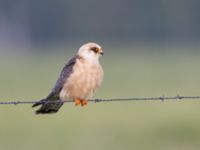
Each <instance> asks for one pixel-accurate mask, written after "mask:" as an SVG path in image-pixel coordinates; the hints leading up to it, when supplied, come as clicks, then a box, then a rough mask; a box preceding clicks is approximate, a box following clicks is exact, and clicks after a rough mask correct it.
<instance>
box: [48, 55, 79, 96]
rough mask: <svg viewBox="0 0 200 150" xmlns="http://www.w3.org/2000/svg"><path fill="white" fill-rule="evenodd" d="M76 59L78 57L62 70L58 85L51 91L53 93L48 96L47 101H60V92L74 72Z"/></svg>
mask: <svg viewBox="0 0 200 150" xmlns="http://www.w3.org/2000/svg"><path fill="white" fill-rule="evenodd" d="M76 58H77V57H76V56H75V57H73V58H72V59H70V60H69V61H68V63H67V64H66V65H65V66H64V68H63V69H62V71H61V73H60V77H59V78H58V80H57V82H56V84H55V85H54V87H53V89H52V91H51V93H50V94H49V95H48V96H47V98H46V99H48V100H58V99H59V94H60V91H61V90H62V88H63V85H64V84H65V81H66V80H67V78H68V77H69V76H70V75H71V73H72V72H73V67H74V64H75V63H76Z"/></svg>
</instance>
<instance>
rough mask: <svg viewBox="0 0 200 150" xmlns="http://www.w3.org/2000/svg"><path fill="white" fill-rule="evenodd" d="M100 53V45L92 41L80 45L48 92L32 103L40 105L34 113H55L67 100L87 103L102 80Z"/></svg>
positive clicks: (78, 103) (81, 103)
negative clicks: (43, 97)
mask: <svg viewBox="0 0 200 150" xmlns="http://www.w3.org/2000/svg"><path fill="white" fill-rule="evenodd" d="M102 55H103V50H102V48H101V46H100V45H98V44H96V43H92V42H90V43H86V44H84V45H82V46H81V47H80V48H79V50H78V52H77V53H76V54H75V56H74V57H73V58H71V59H70V60H69V61H68V63H67V64H66V65H65V66H64V68H63V69H62V71H61V73H60V76H59V78H58V80H57V82H56V84H55V86H54V87H53V89H52V90H51V92H50V94H49V95H48V96H47V97H46V98H45V99H42V100H40V101H39V102H36V103H35V104H33V106H32V107H36V106H41V107H40V108H39V109H38V110H37V111H36V112H35V113H36V114H51V113H56V112H57V111H58V110H59V109H60V108H61V106H62V105H63V104H64V102H65V101H68V100H74V103H75V105H81V106H85V105H87V103H88V100H89V99H90V98H92V97H93V94H94V92H95V91H96V89H97V88H99V87H100V85H101V82H102V80H103V76H104V72H103V69H102V67H101V65H100V63H99V58H100V56H102Z"/></svg>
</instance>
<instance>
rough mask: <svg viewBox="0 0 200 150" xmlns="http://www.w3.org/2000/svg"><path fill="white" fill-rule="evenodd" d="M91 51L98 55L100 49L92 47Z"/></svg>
mask: <svg viewBox="0 0 200 150" xmlns="http://www.w3.org/2000/svg"><path fill="white" fill-rule="evenodd" d="M91 50H92V51H93V52H95V53H98V52H99V49H98V48H97V47H92V48H91Z"/></svg>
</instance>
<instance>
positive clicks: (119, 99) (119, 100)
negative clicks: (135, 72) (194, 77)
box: [0, 95, 200, 105]
mask: <svg viewBox="0 0 200 150" xmlns="http://www.w3.org/2000/svg"><path fill="white" fill-rule="evenodd" d="M187 99H190V100H191V99H200V96H180V95H177V96H171V97H170V96H167V97H166V96H164V95H163V96H160V97H145V98H134V97H132V98H111V99H90V100H88V101H89V102H94V103H99V102H125V101H154V100H155V101H156V100H158V101H165V100H187ZM37 102H39V101H38V100H35V101H4V102H0V105H18V104H34V103H37ZM57 102H59V100H58V101H57ZM71 102H74V101H73V100H69V101H64V103H71ZM44 103H55V101H44Z"/></svg>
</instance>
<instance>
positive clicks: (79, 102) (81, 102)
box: [74, 99, 88, 106]
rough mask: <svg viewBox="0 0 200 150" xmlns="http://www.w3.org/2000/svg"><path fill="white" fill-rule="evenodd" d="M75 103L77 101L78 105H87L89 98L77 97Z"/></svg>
mask: <svg viewBox="0 0 200 150" xmlns="http://www.w3.org/2000/svg"><path fill="white" fill-rule="evenodd" d="M74 103H75V105H76V106H78V105H80V104H81V106H85V105H87V103H88V100H82V99H75V100H74Z"/></svg>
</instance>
